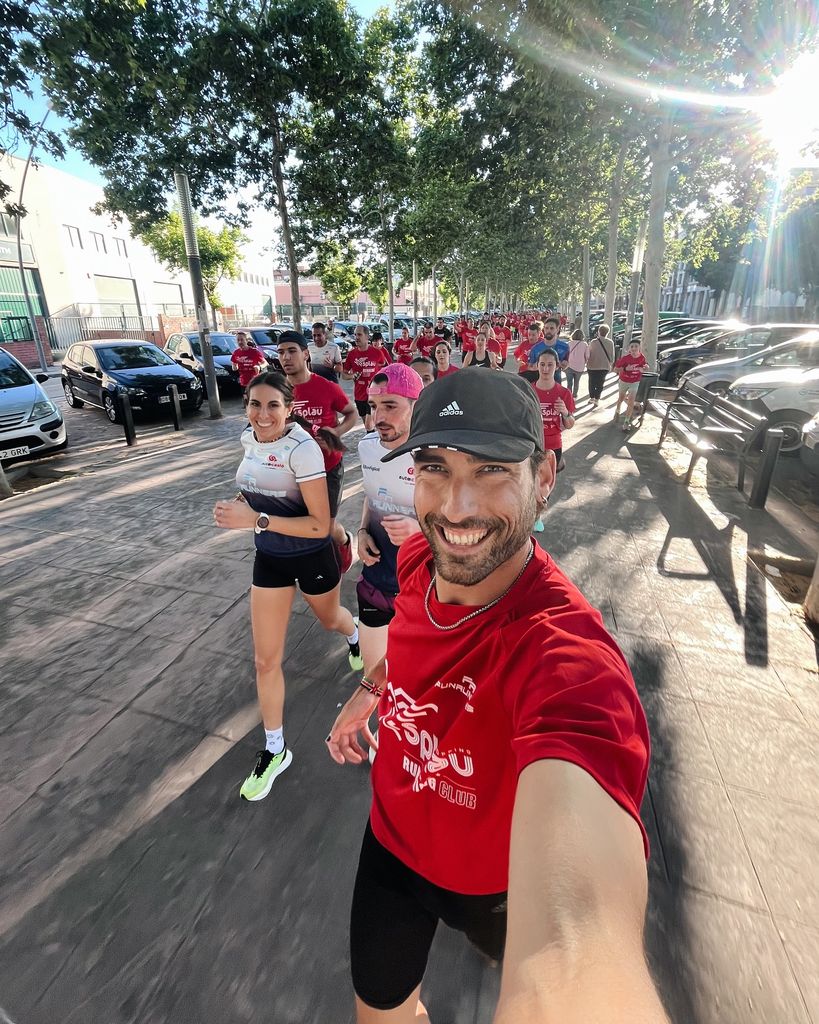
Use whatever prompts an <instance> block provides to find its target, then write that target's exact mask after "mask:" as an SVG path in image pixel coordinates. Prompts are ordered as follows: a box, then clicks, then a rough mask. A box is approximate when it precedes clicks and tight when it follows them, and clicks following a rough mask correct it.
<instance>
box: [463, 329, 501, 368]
mask: <svg viewBox="0 0 819 1024" xmlns="http://www.w3.org/2000/svg"><path fill="white" fill-rule="evenodd" d="M495 344H497V342H496V343H495ZM489 346H490V337H489V327H481V329H480V330H479V331H478V334H477V336H476V338H475V348H474V349H470V350H469V351H468V352H467V353H466V354H465V355H464V358H463V366H464V369H466V367H467V366H483V367H485V368H486V369H489V370H496V369H497V368H498V355H497V353H496V352H493V351H492V350H491V349H490V347H489Z"/></svg>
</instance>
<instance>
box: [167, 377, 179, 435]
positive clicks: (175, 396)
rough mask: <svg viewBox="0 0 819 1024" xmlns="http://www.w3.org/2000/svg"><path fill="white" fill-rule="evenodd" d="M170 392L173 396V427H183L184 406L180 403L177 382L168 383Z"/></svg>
mask: <svg viewBox="0 0 819 1024" xmlns="http://www.w3.org/2000/svg"><path fill="white" fill-rule="evenodd" d="M168 394H169V395H170V396H171V416H173V429H174V430H181V429H182V406H181V405H180V404H179V391H178V389H177V387H176V384H169V385H168Z"/></svg>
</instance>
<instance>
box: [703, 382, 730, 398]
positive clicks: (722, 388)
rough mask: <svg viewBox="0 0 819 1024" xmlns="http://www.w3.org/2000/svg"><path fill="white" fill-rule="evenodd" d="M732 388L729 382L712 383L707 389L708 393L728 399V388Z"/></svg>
mask: <svg viewBox="0 0 819 1024" xmlns="http://www.w3.org/2000/svg"><path fill="white" fill-rule="evenodd" d="M730 386H731V384H730V382H729V381H727V380H717V381H712V382H711V383H710V384H707V385H706V387H705V390H706V391H710V392H711V393H712V394H715V395H719V397H720V398H727V397H728V388H729V387H730Z"/></svg>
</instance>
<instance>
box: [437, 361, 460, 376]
mask: <svg viewBox="0 0 819 1024" xmlns="http://www.w3.org/2000/svg"><path fill="white" fill-rule="evenodd" d="M457 372H458V367H457V366H453V365H452V363H450V364H449V367H448V368H447V369H446V370H438V378H440V377H448V376H449V375H450V374H451V373H457ZM436 379H437V378H436Z"/></svg>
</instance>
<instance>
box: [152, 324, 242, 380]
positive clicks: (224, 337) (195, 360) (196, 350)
mask: <svg viewBox="0 0 819 1024" xmlns="http://www.w3.org/2000/svg"><path fill="white" fill-rule="evenodd" d="M210 347H211V348H212V349H213V368H214V370H215V371H216V383H217V385H218V386H219V390H220V391H221V390H222V389H223V388H227V389H229V390H231V391H241V390H242V389H241V388H240V387H239V374H238V372H237V371H236V367H235V366H234V365H233V363H232V362H231V361H230V357H231V356H232V355H233V353H234V351H235V350H236V349H237V348H238V347H239V343H238V342H237V341H236V339H235V338H234V336H233V335H232V334H224V333H222V332H219V331H211V334H210ZM165 351H166V352H167V353H168V355H169V356H170V357H171V358H172V359H175V360H176V361H177V363H179V365H180V366H184V367H185V368H186V369H188V370H192V371H193V372H194V373H195V374H196V376H197V377H198V378H199V381H200V383H201V385H202V388H203V394H207V388H206V384H205V364H204V363H203V362H202V349H201V346H200V344H199V333H198V332H197V331H186V332H185V333H184V334H172V335H171V336H170V338H168V340H167V341H166V342H165Z"/></svg>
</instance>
